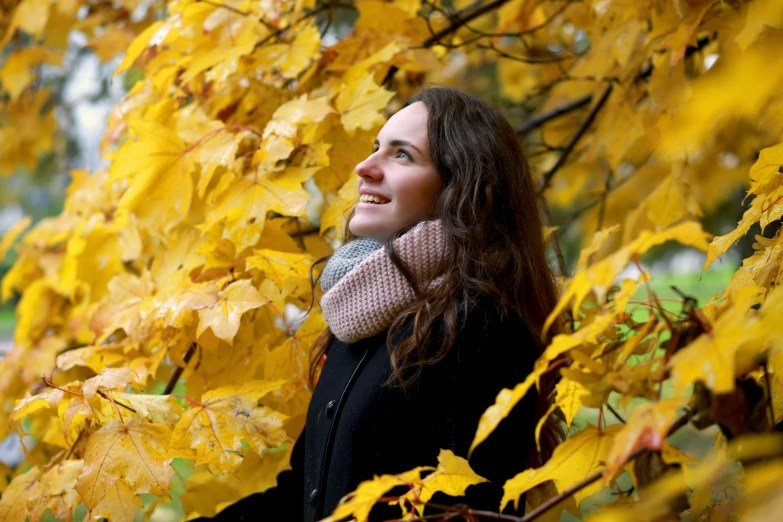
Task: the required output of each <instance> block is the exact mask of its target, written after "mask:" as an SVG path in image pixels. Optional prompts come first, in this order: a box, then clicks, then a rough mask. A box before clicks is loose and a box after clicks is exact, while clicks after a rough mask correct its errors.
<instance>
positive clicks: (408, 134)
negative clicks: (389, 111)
mask: <svg viewBox="0 0 783 522" xmlns="http://www.w3.org/2000/svg"><path fill="white" fill-rule="evenodd" d="M378 139H379V140H380V141H381V142H386V141H388V140H395V139H399V140H408V141H410V142H412V143H413V144H414V145H416V146H417V147H419V148H420V149H422V150H427V148H428V147H427V145H428V140H427V107H426V106H425V105H424V104H423V103H422V102H416V103H413V104H411V105H408V106H407V107H405V108H403V109H400V110H399V111H397V112H396V113H394V115H393V116H392V117H391V118H389V121H387V122H386V125H384V126H383V128H382V129H381V132H380V133H378Z"/></svg>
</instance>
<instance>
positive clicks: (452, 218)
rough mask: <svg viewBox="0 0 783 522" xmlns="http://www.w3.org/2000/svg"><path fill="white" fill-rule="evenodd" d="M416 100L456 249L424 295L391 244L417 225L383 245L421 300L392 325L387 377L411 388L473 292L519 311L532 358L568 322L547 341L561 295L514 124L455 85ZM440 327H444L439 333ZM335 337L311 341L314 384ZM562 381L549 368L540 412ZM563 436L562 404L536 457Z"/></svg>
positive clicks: (445, 343)
mask: <svg viewBox="0 0 783 522" xmlns="http://www.w3.org/2000/svg"><path fill="white" fill-rule="evenodd" d="M418 101H421V102H423V103H424V105H425V106H426V108H427V112H428V118H427V135H428V139H429V147H430V152H431V156H432V157H431V160H432V161H433V163H434V166H435V168H436V169H437V171H438V172H439V173H440V175H441V177H442V178H443V182H444V183H443V190H442V191H441V193H440V194H439V196H438V199H437V203H436V211H435V214H436V215H435V216H433V217H435V218H440V219H441V220H442V223H443V230H444V234H445V236H446V241H448V242H449V243H450V246H451V249H450V252H451V254H450V258H449V259H447V263H446V264H445V267H444V268H445V281H444V283H443V284H440V285H438V286H437V287H436V288H433V289H431V290H429V291H426V292H424V293H419V292H418V291H417V284H416V281H414V278H413V277H411V274H410V272H409V271H408V270H407V269H406V268H405V266H404V265H403V263H402V262H401V261H400V259H399V258H398V257H397V255H396V253H395V252H394V248H393V243H392V242H393V241H394V240H395V239H396V238H398V237H400V236H401V235H403V234H404V233H405V232H407V231H408V230H410V229H411V228H412V227H413V226H414V225H409V226H406V227H404V228H403V229H401V230H398V231H396V232H395V233H394V234H393V235H392V236H391V237H390V238H389V239H388V240H387V241H386V243H385V245H384V248H385V250H386V253H387V255H389V257H390V259H391V261H392V262H393V263H394V265H395V266H396V267H397V268H398V269H400V271H401V273H402V274H403V275H404V276H405V277H406V279H407V280H408V281H409V282H410V283H411V287H412V288H413V289H414V290H415V291H416V295H417V297H418V299H416V302H415V303H414V304H412V305H411V306H410V307H409V308H407V309H406V310H404V311H403V312H402V313H400V315H399V316H397V318H396V319H395V320H394V321H393V322H392V324H391V325H390V327H389V329H388V333H387V336H386V344H387V346H388V347H389V355H390V358H391V366H392V370H393V375H392V377H390V382H389V383H387V384H393V383H395V382H396V384H398V385H400V386H402V387H403V388H404V387H406V386H408V385H410V384H411V383H412V382H413V381H414V380H415V379H416V378H417V377H418V376H419V374H420V373H421V371H422V369H423V368H424V367H425V366H426V365H430V364H434V363H437V362H438V361H440V360H442V359H443V358H444V357H445V356H446V355H447V354H448V352H449V350H451V348H452V346H453V344H454V342H455V339H456V337H457V333H458V331H459V328H460V324H458V323H459V321H458V317H460V313H459V312H460V303H462V305H463V306H466V305H467V303H469V302H471V299H470V296H476V295H487V296H489V297H490V298H491V299H492V300H493V301H494V302H496V303H497V304H498V305H499V307H500V311H501V316H502V317H506V316H508V315H509V314H515V315H517V316H518V317H519V318H521V320H522V321H524V324H525V325H526V326H527V328H529V330H530V332H531V333H532V337H533V338H534V339H535V341H536V346H535V350H536V353H535V354H531V357H532V358H534V359H535V358H537V357H538V356H539V355H540V354H541V353H542V352H543V350H544V348H546V346H547V345H548V344H549V342H550V340H551V338H552V337H553V336H554V335H555V334H557V333H559V331H560V329H561V328H562V326H561V324H556V325H554V327H553V328H550V329H549V331H548V333H547V336H546V338H545V339H543V341H542V340H541V339H540V332H541V330H542V326H543V324H544V321H545V320H546V318H547V316H548V315H549V313H550V312H551V311H552V309H553V308H554V307H555V305H556V304H557V292H556V287H555V283H554V277H553V274H552V272H551V270H550V267H549V265H548V263H547V256H546V249H545V245H544V239H543V234H542V232H543V231H542V224H541V218H540V215H539V209H538V200H537V198H536V188H535V184H534V182H533V178H532V176H531V173H530V168H529V166H528V162H527V159H526V158H525V155H524V153H523V151H522V148H521V145H520V143H519V141H518V139H517V135H516V133H515V131H514V129H513V128H512V127H511V125H510V124H509V123H508V121H507V120H506V119H505V118H504V117H503V116H502V115H501V114H500V113H498V112H497V111H496V110H495V109H494V108H492V107H491V106H490V105H488V104H487V103H485V102H483V101H482V100H480V99H478V98H476V97H474V96H471V95H470V94H467V93H464V92H462V91H460V90H458V89H455V88H453V87H448V86H444V85H440V84H429V85H424V86H422V87H420V88H419V89H418V90H417V91H416V92H415V93H414V95H413V96H412V97H411V98H410V99H409V100H408V101H407V102H405V105H404V107H407V106H408V105H411V104H413V103H416V102H418ZM354 212H355V207H354V208H353V209H351V211H350V213H349V214H348V216H347V219H346V224H345V241H346V242H349V241H351V240H353V239H355V238H356V236H355V235H353V234H352V233H351V231H350V229H349V224H350V221H351V219H352V218H353V216H354ZM329 257H331V256H325V257H323V258H321V259H319V260H317V261H316V262H315V263H314V264H313V266H312V267H311V269H310V281H311V284H312V290H313V302H315V285H316V283H317V281H314V280H313V268H314V267H315V266H316V265H317V264H319V263H321V262H323V261H326V260H328V259H329ZM310 308H312V304H311V307H310ZM308 312H309V309H308ZM411 317H412V318H413V333H412V334H411V335H410V336H409V337H408V338H405V339H403V340H402V341H401V342H400V343H399V344H397V345H396V346H392V339H393V338H395V336H396V335H397V334H398V333H399V331H400V330H401V329H402V327H403V325H405V324H406V321H408V320H409V318H411ZM462 317H464V313H463V315H462ZM439 325H440V326H439ZM436 329H437V331H438V332H443V333H442V334H439V335H436V336H433V333H434V332H435V331H436ZM333 338H334V334H332V332H331V330H330V329H329V328H327V329H326V331H324V333H323V334H322V335H321V336H319V337H318V339H316V341H315V343H314V345H313V347H312V350H311V360H310V379H311V383H312V382H314V381H315V376H316V373H317V371H318V367H319V363H320V362H321V361H322V359H323V356H324V355H325V354H326V351H327V349H328V347H329V345H330V343H331V341H332V339H333ZM433 339H435V340H436V341H437V340H440V341H441V344H440V346H439V347H438V346H434V347H431V346H430V344H431V343H430V341H432V340H433ZM436 344H437V343H436ZM433 348H435V349H433ZM521 377H522V376H521ZM556 379H557V376H556V375H554V374H552V373H551V372H550V374H547V375H545V376H544V377H543V378H542V380H541V383H540V388H539V390H540V391H539V394H538V397H539V398H538V405H537V410H538V412H537V413H538V417H539V418H540V417H541V416H542V415H543V414H544V413H545V412H546V411H547V409H548V407H549V405H550V404H551V395H552V391H553V388H554V385H555V382H556ZM520 381H521V378H520ZM487 406H490V405H489V404H488V405H487ZM563 438H564V433H563V428H562V413H560V412H559V411H557V410H556V413H555V414H553V415H551V416H550V417H549V419H547V422H546V424H545V426H544V429H542V431H541V448H542V451H541V454H540V455H531V459H530V460H531V461H532V463H535V464H538V465H540V464H542V463H543V462H544V461H546V460H547V459H548V458H549V456H550V455H551V452H552V450H553V449H554V447H555V446H556V445H557V444H558V443H559V442H560V441H562V440H563Z"/></svg>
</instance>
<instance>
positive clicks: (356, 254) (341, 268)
mask: <svg viewBox="0 0 783 522" xmlns="http://www.w3.org/2000/svg"><path fill="white" fill-rule="evenodd" d="M381 247H383V244H382V243H380V242H378V241H376V240H375V239H373V238H371V237H360V238H357V239H354V240H353V241H349V242H348V243H346V244H344V245H343V246H341V247H340V248H338V249H337V250H335V251H334V253H333V254H332V257H330V258H329V261H328V262H327V263H326V266H325V267H324V269H323V271H322V272H321V288H322V289H323V291H324V292H328V291H329V289H330V288H332V287H333V286H334V285H336V284H337V282H338V281H339V280H340V279H342V278H343V276H344V275H345V274H347V273H348V272H350V271H351V270H353V269H354V267H356V265H358V264H359V263H361V262H362V261H363V260H364V259H365V258H367V257H368V256H369V255H370V254H372V253H373V252H375V251H376V250H378V249H379V248H381Z"/></svg>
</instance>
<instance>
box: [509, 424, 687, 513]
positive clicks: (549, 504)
mask: <svg viewBox="0 0 783 522" xmlns="http://www.w3.org/2000/svg"><path fill="white" fill-rule="evenodd" d="M694 415H696V410H688V412H687V413H686V414H685V415H683V416H682V417H680V418H679V419H677V421H676V422H675V423H674V424H672V425H671V427H670V428H669V430H668V431H667V432H666V437H667V438H668V437H670V436H671V435H672V434H674V432H676V431H677V430H679V429H680V428H682V427H683V426H685V425H686V424H688V423H689V422H690V420H691V419H692V418H693V416H694ZM643 451H647V448H644V447H641V448H639V449H637V450H636V451H634V452H633V453H631V455H630V456H629V457H628V462H630V461H632V460H633V459H635V458H636V457H638V456H639V455H641V454H642V452H643ZM603 474H604V471H603V470H601V471H596V472H595V473H593V474H592V475H590V476H588V477H585V478H584V479H582V480H580V481H579V482H577V483H576V484H574V485H573V486H571V487H570V488H568V489H566V490H564V491H563V492H562V493H559V494H557V495H555V496H554V497H552V498H550V499H549V500H547V501H546V502H544V503H543V504H541V505H540V506H538V507H537V508H536V509H534V510H533V511H531V512H530V513H528V514H527V515H525V516H524V517H522V518H521V519H520V520H519V522H531V521H532V520H535V519H537V518H538V517H540V516H541V515H543V514H544V513H546V512H547V511H549V510H550V509H552V508H553V507H554V506H556V505H557V504H559V503H560V502H562V501H563V500H564V499H566V498H568V497H570V496H571V495H573V494H574V493H576V492H577V491H579V490H581V489H584V488H586V487H587V486H589V485H590V484H592V483H593V482H595V481H597V480H599V479H600V478H601V477H602V476H603Z"/></svg>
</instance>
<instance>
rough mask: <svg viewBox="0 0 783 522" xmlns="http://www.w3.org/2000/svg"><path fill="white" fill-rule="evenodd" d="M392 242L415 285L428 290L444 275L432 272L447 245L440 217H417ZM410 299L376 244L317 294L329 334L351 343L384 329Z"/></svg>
mask: <svg viewBox="0 0 783 522" xmlns="http://www.w3.org/2000/svg"><path fill="white" fill-rule="evenodd" d="M393 245H394V251H395V252H396V253H397V255H398V256H399V257H400V258H401V259H402V260H403V262H404V263H405V266H406V267H408V269H409V270H410V272H411V274H412V275H413V276H414V278H415V279H416V281H417V282H418V283H419V284H420V285H421V284H422V282H423V283H426V288H427V289H430V288H434V287H435V286H437V285H439V284H440V283H442V282H443V279H444V276H443V275H442V274H440V275H439V274H437V273H436V272H437V269H438V265H439V263H440V261H441V259H445V256H447V255H448V254H449V247H448V244H447V242H446V240H445V236H444V234H443V224H442V222H441V220H440V219H437V220H434V221H425V222H422V223H421V224H420V225H417V226H416V227H414V228H412V229H411V230H409V231H408V232H406V233H405V234H403V235H402V236H400V237H399V238H397V239H396V240H394V242H393ZM415 299H416V295H415V294H414V292H413V288H411V286H410V284H408V281H407V280H406V279H405V276H403V275H402V273H401V272H400V271H399V270H398V269H397V267H395V266H394V264H393V263H392V262H391V260H390V259H389V256H388V255H387V254H386V252H385V249H384V248H380V249H379V250H376V251H375V252H373V253H372V254H370V255H369V256H368V257H367V258H365V259H364V260H362V261H361V262H360V263H359V264H358V265H356V267H354V268H353V269H352V270H351V271H350V272H348V273H347V274H346V275H345V276H343V277H342V278H341V279H340V280H339V281H338V282H337V283H336V284H335V285H334V286H333V287H331V288H330V289H329V291H328V292H326V293H325V294H324V295H323V297H321V309H322V310H323V314H324V317H325V318H326V322H327V323H329V328H331V330H332V332H333V333H334V335H335V336H336V337H337V338H338V339H340V340H341V341H343V342H346V343H354V342H356V341H359V340H361V339H364V338H366V337H371V336H373V335H375V334H377V333H380V332H382V331H384V330H385V329H386V328H388V327H389V325H391V323H392V321H394V318H395V317H397V315H398V314H399V313H400V312H402V311H403V310H404V309H405V308H406V307H407V306H409V305H410V304H412V303H413V302H414V300H415Z"/></svg>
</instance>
